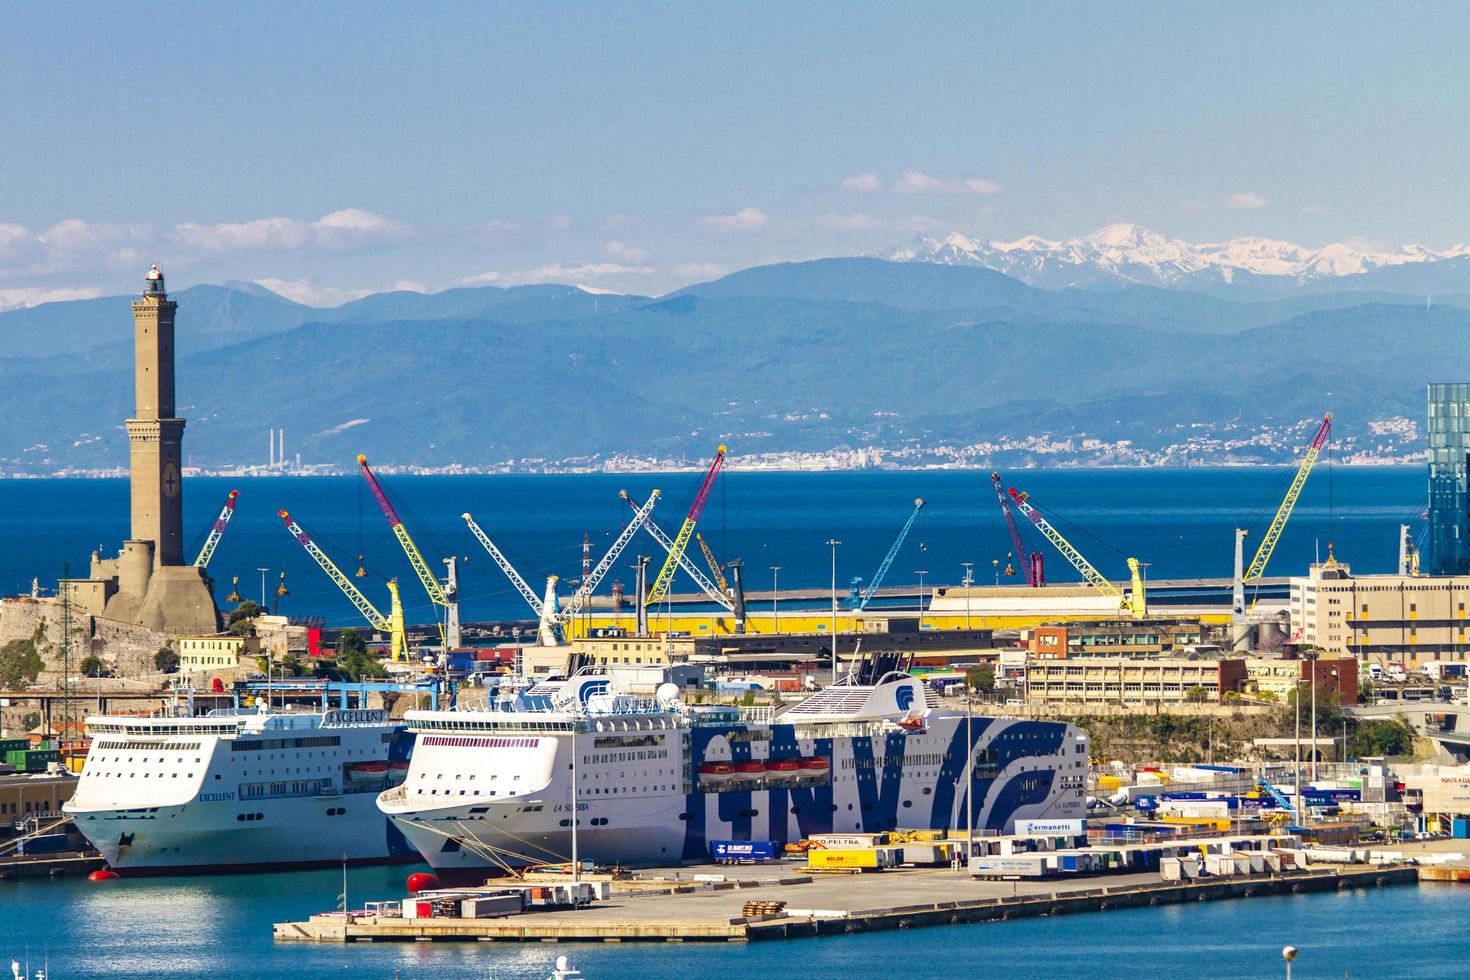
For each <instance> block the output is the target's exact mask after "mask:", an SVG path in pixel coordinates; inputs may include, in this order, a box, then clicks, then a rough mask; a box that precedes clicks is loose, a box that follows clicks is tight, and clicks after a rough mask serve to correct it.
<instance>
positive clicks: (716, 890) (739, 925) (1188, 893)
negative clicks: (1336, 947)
mask: <svg viewBox="0 0 1470 980" xmlns="http://www.w3.org/2000/svg"><path fill="white" fill-rule="evenodd" d="M1418 880H1419V877H1418V869H1416V868H1413V867H1408V866H1398V867H1385V868H1365V867H1362V866H1357V867H1353V866H1314V867H1311V868H1309V869H1306V870H1301V871H1294V872H1283V873H1280V874H1272V875H1269V876H1253V877H1222V878H1211V879H1203V880H1194V881H1187V882H1163V881H1160V879H1159V876H1158V875H1157V874H1147V873H1140V874H1130V875H1110V876H1107V877H1103V878H1090V879H1074V880H1069V881H1066V882H1065V883H1063V882H1061V881H1056V880H1050V881H1026V880H1018V881H994V880H979V879H974V878H971V877H970V876H969V875H968V874H966V873H963V872H955V871H950V870H948V869H944V870H940V869H918V868H904V869H894V870H889V871H884V872H881V873H875V874H862V875H841V876H829V875H818V876H812V875H808V874H805V873H798V874H793V873H792V872H791V871H788V870H784V869H779V868H776V869H773V868H759V867H750V868H745V867H738V868H731V869H724V868H721V869H719V870H718V871H714V872H710V873H691V872H690V871H689V870H687V869H686V870H685V871H683V872H681V873H680V875H679V877H678V878H677V879H674V878H673V877H672V876H669V877H666V878H662V879H644V880H643V887H640V888H638V889H637V890H634V889H630V888H619V887H615V888H614V889H613V890H612V894H611V895H610V897H609V898H608V899H607V900H605V901H602V902H599V903H596V904H594V905H590V906H586V907H583V908H580V909H577V910H575V911H573V910H562V911H546V912H532V913H526V914H522V915H512V916H508V917H504V918H493V919H456V918H422V919H412V918H401V917H397V916H382V915H360V914H358V913H353V915H352V917H351V918H350V919H346V920H345V919H344V917H343V915H342V914H341V913H340V912H338V913H328V914H321V915H314V916H312V917H311V918H310V919H308V920H306V921H305V922H281V923H277V924H276V925H275V927H274V936H275V940H276V941H277V942H318V943H347V942H750V941H759V940H770V939H796V938H802V937H808V936H835V935H849V934H854V933H862V932H874V931H881V930H886V929H908V928H918V927H922V926H938V925H956V924H962V923H970V922H989V921H997V920H1006V919H1019V918H1030V917H1035V916H1044V915H1070V914H1076V913H1082V912H1097V911H1106V910H1110V909H1119V908H1132V907H1138V906H1147V905H1162V904H1175V903H1182V902H1206V901H1219V900H1226V899H1234V898H1251V897H1256V896H1263V895H1280V894H1289V893H1297V892H1320V891H1335V890H1340V889H1349V888H1378V887H1385V886H1388V885H1401V884H1413V883H1416V882H1417V881H1418ZM615 884H622V883H621V882H619V883H615ZM489 887H490V889H493V887H494V886H493V883H492V884H491V885H490V886H489ZM757 910H759V911H758V913H757V914H746V912H747V911H757Z"/></svg>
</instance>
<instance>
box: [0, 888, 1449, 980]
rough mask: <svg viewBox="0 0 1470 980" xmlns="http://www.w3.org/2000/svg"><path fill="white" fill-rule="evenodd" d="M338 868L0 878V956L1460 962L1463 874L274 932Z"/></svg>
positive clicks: (170, 962) (718, 966)
mask: <svg viewBox="0 0 1470 980" xmlns="http://www.w3.org/2000/svg"><path fill="white" fill-rule="evenodd" d="M407 873H408V871H407V870H405V869H404V868H401V867H400V868H362V869H354V870H353V871H352V872H351V873H350V881H349V885H348V889H349V895H350V896H351V897H352V900H353V904H354V905H357V904H359V903H360V902H361V901H362V900H363V899H368V900H371V899H373V898H387V897H398V896H401V895H402V883H403V880H404V876H405V875H406V874H407ZM341 882H342V879H341V875H340V873H339V872H335V871H317V872H302V873H293V874H275V875H241V876H234V877H221V878H179V879H137V880H127V879H124V880H120V881H113V882H106V883H99V884H94V883H89V882H86V881H83V880H77V879H68V880H56V881H44V880H43V881H19V882H0V908H3V910H4V916H3V922H4V929H3V931H0V957H14V958H18V959H23V958H24V957H25V956H26V955H29V957H30V959H31V963H32V966H33V967H38V966H39V965H40V961H41V959H42V958H45V959H47V960H48V961H49V966H50V969H51V972H50V974H49V976H51V977H54V978H56V980H73V978H79V977H88V978H99V980H101V978H110V977H118V978H121V977H210V978H219V977H249V978H252V980H257V978H259V980H263V978H274V977H281V978H292V980H317V978H329V977H330V978H337V977H353V978H383V980H391V978H394V977H401V978H403V980H419V978H422V980H440V978H442V980H448V978H481V977H488V978H502V977H504V978H510V977H517V978H520V977H526V978H529V977H544V976H546V974H547V972H548V970H549V967H550V965H551V962H552V960H553V959H554V958H555V957H556V955H557V954H558V953H566V954H567V955H569V956H570V957H571V958H572V961H573V963H574V964H575V965H577V966H579V967H580V968H582V969H583V970H584V971H585V972H586V974H587V976H588V977H589V980H608V978H612V977H620V978H621V977H648V978H669V980H673V978H685V977H691V976H725V977H749V976H795V977H837V976H845V977H864V978H868V980H884V978H895V980H916V978H920V977H938V976H944V977H975V978H986V977H1007V978H1013V980H1020V978H1029V977H1089V978H1093V977H1095V978H1111V977H1129V978H1132V980H1156V978H1157V980H1181V978H1196V977H1221V976H1236V977H1273V976H1280V975H1281V974H1282V961H1281V947H1282V946H1285V945H1287V944H1290V945H1293V946H1296V947H1298V948H1299V949H1300V950H1301V953H1300V956H1299V958H1298V959H1297V961H1296V965H1295V967H1294V976H1296V977H1297V978H1298V980H1310V978H1313V977H1324V978H1325V977H1346V976H1352V977H1362V978H1385V980H1387V978H1404V980H1408V978H1426V980H1431V978H1432V980H1446V978H1450V977H1463V976H1466V975H1467V968H1466V965H1465V958H1464V949H1463V943H1464V921H1465V913H1466V910H1467V909H1470V890H1466V889H1465V887H1464V886H1432V885H1426V886H1412V885H1408V886H1395V887H1389V888H1381V889H1369V890H1365V891H1349V892H1340V893H1339V892H1333V893H1324V894H1315V895H1292V896H1280V897H1270V898H1253V899H1244V900H1237V901H1226V902H1211V903H1195V904H1189V905H1171V906H1161V907H1156V908H1141V909H1129V910H1120V911H1109V912H1096V913H1086V914H1081V915H1073V916H1065V917H1058V918H1044V919H1028V920H1021V921H1012V922H996V923H986V924H976V925H968V926H944V927H935V928H929V929H915V930H908V931H895V932H884V933H875V934H871V935H865V936H842V937H831V938H825V939H800V940H791V941H787V942H770V943H752V944H724V943H720V944H709V945H705V944H693V943H690V944H679V945H638V944H623V945H616V946H609V945H602V944H588V945H579V944H570V945H548V944H541V943H535V944H526V945H499V944H484V943H464V944H460V943H455V944H424V943H412V944H377V945H368V944H354V945H352V946H345V947H344V946H339V945H323V946H314V945H299V944H280V945H277V944H275V943H274V942H273V940H272V938H271V923H272V922H274V921H280V920H283V919H288V918H300V917H303V916H305V915H308V914H310V913H311V912H315V911H321V910H323V909H326V908H331V907H334V906H335V904H336V901H337V895H338V893H339V892H340V890H341Z"/></svg>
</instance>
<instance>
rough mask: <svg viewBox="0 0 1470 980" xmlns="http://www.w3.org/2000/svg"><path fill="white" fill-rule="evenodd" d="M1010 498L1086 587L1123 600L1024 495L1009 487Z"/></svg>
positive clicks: (1117, 589) (1118, 590) (1120, 593)
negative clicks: (1070, 564) (1076, 572)
mask: <svg viewBox="0 0 1470 980" xmlns="http://www.w3.org/2000/svg"><path fill="white" fill-rule="evenodd" d="M1010 498H1011V503H1013V504H1015V505H1016V509H1017V510H1019V511H1020V512H1021V513H1022V514H1025V515H1026V518H1027V519H1028V520H1029V521H1031V523H1032V524H1035V525H1036V530H1038V531H1040V532H1041V534H1042V537H1044V538H1046V540H1048V541H1050V542H1051V543H1052V545H1053V546H1054V547H1055V548H1056V549H1057V550H1058V551H1060V552H1061V553H1062V557H1063V558H1065V559H1067V561H1069V562H1071V563H1072V567H1073V568H1075V569H1077V571H1079V572H1081V573H1082V577H1083V578H1084V579H1086V580H1087V584H1088V585H1091V586H1092V587H1093V588H1095V589H1097V590H1098V591H1100V592H1104V593H1106V594H1107V595H1111V596H1117V597H1118V599H1120V600H1121V599H1122V598H1123V593H1122V591H1121V590H1120V589H1119V588H1118V587H1117V586H1116V585H1114V584H1113V583H1112V582H1109V581H1108V580H1107V579H1106V578H1104V577H1103V574H1102V573H1101V572H1099V571H1098V570H1097V569H1096V568H1094V567H1092V562H1090V561H1088V560H1087V559H1086V558H1084V557H1082V552H1080V551H1078V550H1077V549H1076V548H1074V547H1072V543H1071V542H1070V541H1068V540H1067V539H1066V538H1064V537H1062V534H1061V532H1060V531H1058V530H1057V529H1056V528H1054V527H1052V526H1051V524H1050V523H1048V522H1047V519H1046V518H1044V517H1042V516H1041V515H1040V514H1039V513H1037V511H1036V508H1035V507H1032V506H1031V504H1030V503H1028V502H1027V501H1026V495H1025V494H1024V493H1022V492H1021V491H1019V490H1017V489H1016V488H1015V487H1011V489H1010Z"/></svg>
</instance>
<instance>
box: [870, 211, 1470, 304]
mask: <svg viewBox="0 0 1470 980" xmlns="http://www.w3.org/2000/svg"><path fill="white" fill-rule="evenodd" d="M875 254H876V255H877V257H879V258H885V259H888V260H890V261H894V262H936V263H940V264H943V265H973V266H981V267H984V268H987V269H994V270H996V271H997V272H1003V273H1005V274H1006V275H1008V276H1013V277H1014V278H1017V279H1020V280H1021V281H1023V282H1026V283H1029V284H1031V285H1033V286H1042V287H1045V288H1050V289H1060V288H1065V287H1069V286H1104V285H1109V284H1119V283H1139V284H1143V285H1150V286H1164V287H1176V288H1177V287H1187V288H1208V287H1211V286H1228V285H1230V284H1235V283H1241V282H1242V281H1244V280H1250V281H1253V282H1255V283H1257V284H1273V283H1279V284H1282V285H1288V284H1289V285H1304V284H1308V283H1311V282H1315V281H1318V280H1332V279H1342V278H1345V277H1351V276H1362V275H1366V274H1368V273H1371V272H1374V271H1377V270H1379V269H1385V268H1390V267H1394V266H1405V265H1413V264H1425V263H1433V262H1440V261H1444V260H1446V259H1454V258H1460V257H1462V256H1467V255H1470V246H1466V245H1455V246H1453V247H1452V248H1449V249H1446V250H1445V251H1443V252H1436V251H1433V250H1431V249H1427V248H1424V247H1423V246H1420V245H1406V246H1404V247H1403V248H1401V249H1400V250H1398V251H1397V252H1374V251H1365V250H1362V249H1357V248H1353V247H1352V246H1349V245H1344V244H1340V243H1338V244H1332V245H1327V246H1324V247H1322V248H1317V249H1311V248H1306V247H1305V246H1302V245H1297V244H1294V243H1292V242H1281V241H1274V240H1272V239H1268V238H1235V239H1232V240H1230V241H1228V242H1215V243H1203V244H1192V243H1190V242H1186V241H1182V240H1180V239H1177V238H1166V237H1165V236H1163V235H1160V234H1158V233H1156V232H1152V231H1149V230H1148V229H1146V228H1140V227H1138V226H1137V225H1129V224H1117V225H1109V226H1107V227H1106V228H1102V229H1099V230H1098V231H1095V232H1093V233H1092V234H1090V235H1085V236H1082V237H1080V238H1068V239H1066V240H1065V241H1052V240H1050V239H1046V238H1040V237H1038V236H1035V235H1028V236H1026V237H1025V238H1021V239H1017V240H1016V241H1014V242H999V241H987V240H985V239H981V238H971V237H968V236H966V235H961V234H952V235H948V236H946V237H944V238H933V237H930V236H927V235H921V236H919V237H918V238H916V239H914V240H913V241H912V242H910V243H909V244H907V245H902V246H899V247H896V248H892V249H888V250H886V251H883V252H879V253H875ZM1344 285H1346V284H1344Z"/></svg>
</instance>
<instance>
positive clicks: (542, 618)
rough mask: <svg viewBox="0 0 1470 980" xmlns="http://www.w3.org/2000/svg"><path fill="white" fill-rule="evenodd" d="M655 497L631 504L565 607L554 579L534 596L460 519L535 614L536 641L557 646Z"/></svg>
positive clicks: (473, 526)
mask: <svg viewBox="0 0 1470 980" xmlns="http://www.w3.org/2000/svg"><path fill="white" fill-rule="evenodd" d="M659 494H660V491H658V490H655V491H653V493H651V494H649V495H648V500H646V501H645V502H644V503H643V506H641V507H637V506H636V505H635V512H634V514H633V519H632V520H631V521H629V522H628V525H627V526H626V527H624V528H623V530H622V533H620V534H619V535H618V536H617V538H615V539H614V540H613V543H612V544H611V545H610V546H609V547H608V549H607V553H606V554H605V555H603V556H602V560H601V561H599V562H598V563H597V565H596V567H594V568H593V569H592V570H591V571H590V572H589V573H588V574H587V575H586V576H584V577H583V579H582V582H581V583H580V584H579V585H578V586H577V591H576V592H574V593H572V596H571V598H570V599H568V600H567V604H566V605H565V606H560V605H559V602H558V599H557V594H556V583H557V581H558V578H557V576H555V575H548V576H547V577H546V593H545V595H544V596H537V595H536V593H535V592H534V591H533V590H532V589H531V586H530V585H528V584H527V583H526V580H525V578H523V577H522V576H521V573H520V572H518V571H516V568H515V566H514V565H512V564H511V563H510V559H508V558H506V557H505V554H504V552H502V551H501V550H500V549H499V548H497V547H496V546H495V542H494V541H492V540H490V536H489V535H488V534H486V533H485V531H484V529H483V528H481V527H480V525H479V524H477V523H475V519H474V517H473V516H471V515H470V514H462V515H460V516H461V517H463V518H464V522H465V525H466V526H467V527H469V529H470V533H471V534H473V535H474V536H475V538H476V540H478V541H479V542H480V545H481V546H482V547H483V548H484V549H485V550H486V551H487V552H489V553H490V557H491V558H492V559H494V560H495V564H497V565H499V566H500V570H501V571H503V572H504V573H505V575H506V578H508V579H510V581H511V584H512V585H514V586H515V588H516V591H517V592H519V593H520V594H521V596H522V598H524V599H525V600H526V604H527V605H529V606H530V607H531V611H532V612H534V613H535V614H536V617H537V619H538V620H539V623H538V626H537V641H538V642H539V643H540V644H541V645H542V646H560V645H562V644H563V643H565V642H566V631H565V630H564V629H563V627H564V626H565V624H567V623H569V622H571V621H572V620H573V619H574V618H576V616H577V615H578V614H579V613H580V612H581V611H582V610H583V609H585V608H586V607H587V605H588V603H589V602H590V601H591V598H592V593H593V592H594V591H596V589H597V586H598V585H600V584H601V583H602V580H603V579H604V578H605V577H606V576H607V573H608V572H609V571H611V570H612V567H613V563H614V562H616V561H617V560H618V556H619V555H621V554H622V553H623V549H624V548H626V547H627V546H628V542H629V541H632V540H633V537H634V535H636V534H637V533H638V530H639V528H641V527H643V525H644V522H646V521H647V520H648V518H649V515H650V514H652V513H653V505H654V504H656V503H657V502H658V498H659ZM623 496H624V497H626V496H627V494H626V493H624V494H623Z"/></svg>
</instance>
